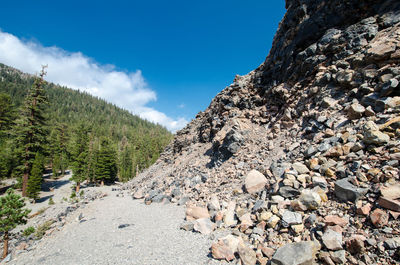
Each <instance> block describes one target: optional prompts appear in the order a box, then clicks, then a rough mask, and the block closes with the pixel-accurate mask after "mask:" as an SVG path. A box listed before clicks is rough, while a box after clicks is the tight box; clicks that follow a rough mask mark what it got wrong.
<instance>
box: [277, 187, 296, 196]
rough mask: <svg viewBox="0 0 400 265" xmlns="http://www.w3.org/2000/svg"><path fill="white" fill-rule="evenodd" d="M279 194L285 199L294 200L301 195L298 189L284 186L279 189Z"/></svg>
mask: <svg viewBox="0 0 400 265" xmlns="http://www.w3.org/2000/svg"><path fill="white" fill-rule="evenodd" d="M279 194H280V195H282V196H283V197H285V198H293V197H296V196H297V195H299V194H300V192H299V190H298V189H295V188H293V187H290V186H283V187H281V188H280V189H279Z"/></svg>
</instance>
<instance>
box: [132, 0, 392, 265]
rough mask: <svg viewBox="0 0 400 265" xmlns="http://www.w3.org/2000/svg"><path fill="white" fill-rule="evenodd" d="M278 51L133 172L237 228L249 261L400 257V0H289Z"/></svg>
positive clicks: (148, 195) (229, 244) (205, 216)
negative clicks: (146, 165)
mask: <svg viewBox="0 0 400 265" xmlns="http://www.w3.org/2000/svg"><path fill="white" fill-rule="evenodd" d="M286 8H287V13H286V15H285V16H284V18H283V20H282V21H281V23H280V26H279V29H278V31H277V33H276V36H275V38H274V41H273V46H272V48H271V51H270V54H269V55H268V57H267V59H266V60H265V62H264V63H263V64H262V65H261V66H260V67H258V68H257V69H256V70H254V71H252V72H251V73H249V74H248V75H246V76H236V78H235V80H234V82H233V84H232V85H230V86H229V87H227V88H225V89H224V90H223V91H222V92H221V93H219V94H218V95H217V96H216V97H215V98H214V99H213V100H212V102H211V104H210V106H209V107H208V108H207V109H206V110H205V111H204V112H201V113H199V114H198V115H197V116H196V119H195V120H193V121H192V122H191V123H190V124H188V125H187V126H186V127H185V128H184V129H182V130H181V131H179V132H178V133H177V135H176V137H175V139H174V141H173V143H172V144H170V145H169V146H168V147H167V149H166V150H165V151H164V153H163V154H162V156H161V157H160V159H159V160H158V161H157V162H156V164H155V165H153V166H152V167H151V168H149V169H148V170H147V171H145V172H144V173H143V174H141V175H140V176H139V177H138V178H137V179H135V180H134V181H133V182H131V183H130V184H129V185H130V188H131V189H132V190H133V191H132V195H133V197H134V198H137V199H140V198H144V199H145V202H146V203H148V204H150V203H156V202H163V201H172V202H177V203H179V204H186V206H187V216H186V219H187V222H185V223H183V224H182V228H183V229H186V230H195V231H197V232H200V233H204V234H210V233H214V232H213V231H215V230H220V229H225V230H229V231H231V235H228V236H226V237H224V238H219V239H217V240H216V241H215V242H214V243H213V245H212V246H211V254H212V256H213V257H214V258H215V259H220V260H226V261H233V262H239V261H240V262H241V264H266V263H268V262H271V264H311V263H313V262H318V263H325V264H394V263H397V262H399V261H400V236H399V233H400V231H399V226H400V221H399V219H398V217H399V215H400V200H399V199H400V177H399V159H400V142H399V137H400V114H399V113H400V85H399V82H400V64H399V63H400V2H399V1H396V0H374V1H373V0H363V1H347V0H331V1H319V0H318V1H317V0H287V1H286Z"/></svg>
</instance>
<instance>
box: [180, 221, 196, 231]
mask: <svg viewBox="0 0 400 265" xmlns="http://www.w3.org/2000/svg"><path fill="white" fill-rule="evenodd" d="M193 228H194V224H193V222H191V221H183V223H182V224H181V225H180V229H182V230H185V231H193Z"/></svg>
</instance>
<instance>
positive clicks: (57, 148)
mask: <svg viewBox="0 0 400 265" xmlns="http://www.w3.org/2000/svg"><path fill="white" fill-rule="evenodd" d="M68 141H69V137H68V132H67V126H66V125H65V124H58V125H56V127H54V128H53V130H52V132H51V134H50V140H49V142H50V151H49V153H50V155H51V166H52V170H53V177H54V178H57V177H58V175H59V174H61V176H64V174H65V170H66V169H67V167H68V158H69V150H68V145H67V144H68Z"/></svg>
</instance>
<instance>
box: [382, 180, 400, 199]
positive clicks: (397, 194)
mask: <svg viewBox="0 0 400 265" xmlns="http://www.w3.org/2000/svg"><path fill="white" fill-rule="evenodd" d="M380 192H381V194H382V196H383V197H385V198H387V199H391V200H393V199H398V198H400V184H399V183H397V184H394V185H390V186H388V187H386V186H382V187H381V188H380Z"/></svg>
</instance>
